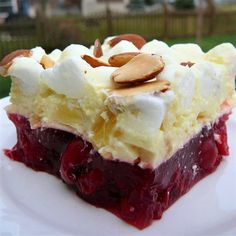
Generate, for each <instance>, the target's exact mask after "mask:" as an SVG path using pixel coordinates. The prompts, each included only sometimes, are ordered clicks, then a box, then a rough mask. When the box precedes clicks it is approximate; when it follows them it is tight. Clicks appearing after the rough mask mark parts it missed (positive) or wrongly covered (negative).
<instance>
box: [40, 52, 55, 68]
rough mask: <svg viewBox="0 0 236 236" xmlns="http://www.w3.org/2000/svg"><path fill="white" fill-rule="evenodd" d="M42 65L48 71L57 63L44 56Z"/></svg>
mask: <svg viewBox="0 0 236 236" xmlns="http://www.w3.org/2000/svg"><path fill="white" fill-rule="evenodd" d="M40 64H41V65H42V66H43V68H44V69H47V68H51V67H53V66H54V64H55V62H54V61H53V60H52V59H51V58H50V57H49V56H47V55H43V56H42V59H41V61H40Z"/></svg>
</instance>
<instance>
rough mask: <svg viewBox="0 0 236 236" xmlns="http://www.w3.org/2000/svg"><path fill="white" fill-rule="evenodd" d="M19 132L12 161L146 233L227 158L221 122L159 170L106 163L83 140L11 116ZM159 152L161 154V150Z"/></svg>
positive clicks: (222, 121) (223, 128)
mask: <svg viewBox="0 0 236 236" xmlns="http://www.w3.org/2000/svg"><path fill="white" fill-rule="evenodd" d="M9 118H10V119H11V120H12V121H13V123H14V124H15V126H16V129H17V138H18V141H17V144H16V145H15V146H14V147H13V148H12V150H5V153H6V155H7V156H8V157H10V158H11V159H13V160H16V161H20V162H23V163H25V164H26V165H27V166H29V167H31V168H33V169H34V170H37V171H45V172H48V173H51V174H54V175H56V176H58V177H61V178H62V180H63V181H64V182H65V183H67V184H68V185H71V186H74V187H75V189H76V191H77V194H78V195H79V196H80V197H81V198H82V199H84V200H85V201H87V202H89V203H91V204H93V205H95V206H97V207H102V208H105V209H107V210H109V211H111V212H112V213H114V214H115V215H117V216H118V217H120V218H121V219H123V220H124V221H126V222H127V223H129V224H131V225H133V226H135V227H137V228H139V229H143V228H145V227H147V226H148V225H150V224H151V223H152V221H153V220H154V219H160V218H161V216H162V214H163V212H164V211H165V210H166V209H167V208H168V207H169V206H171V205H172V204H173V203H174V202H175V201H176V200H177V199H178V198H179V197H181V196H182V195H183V194H185V193H186V192H187V191H188V190H189V189H190V188H191V187H192V186H193V185H194V184H195V183H196V182H198V181H199V180H200V179H202V178H203V177H205V176H206V175H208V174H210V173H211V172H213V171H214V170H215V169H216V168H217V166H218V165H219V164H220V162H221V160H222V155H228V145H227V133H226V125H225V122H226V120H227V119H228V116H227V115H224V116H222V117H221V118H220V119H219V121H218V122H216V123H215V124H213V125H212V126H211V127H204V128H203V129H202V130H201V132H200V133H199V134H198V135H196V136H195V137H194V138H192V139H191V140H190V141H189V142H188V143H186V144H185V145H184V147H183V148H181V149H180V150H178V151H177V152H176V153H175V154H174V155H173V156H172V157H171V158H170V159H168V160H167V161H165V162H164V163H162V164H161V165H159V166H158V167H157V168H156V169H151V168H141V167H140V166H139V165H138V164H139V160H140V158H138V159H137V161H136V162H135V163H134V164H129V163H126V162H120V161H114V160H106V159H104V158H102V157H101V156H100V155H99V153H98V152H96V151H95V150H94V149H93V146H92V145H91V144H90V143H89V142H87V141H85V140H83V139H82V138H81V137H79V136H75V135H73V134H71V133H68V132H65V131H61V130H56V129H51V128H47V129H42V128H38V129H31V128H30V124H29V122H28V120H27V119H26V118H25V117H23V116H20V115H17V114H9ZM157 151H158V150H157Z"/></svg>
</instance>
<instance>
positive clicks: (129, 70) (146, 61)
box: [111, 54, 165, 84]
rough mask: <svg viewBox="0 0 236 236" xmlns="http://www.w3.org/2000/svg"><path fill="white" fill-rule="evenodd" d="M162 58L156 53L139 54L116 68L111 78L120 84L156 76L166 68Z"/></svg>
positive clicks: (142, 80) (141, 80)
mask: <svg viewBox="0 0 236 236" xmlns="http://www.w3.org/2000/svg"><path fill="white" fill-rule="evenodd" d="M164 66H165V64H164V62H163V60H162V58H161V57H160V56H158V55H154V54H152V55H151V54H139V55H137V56H135V57H134V58H133V59H131V60H130V61H129V62H128V63H127V64H125V65H123V66H122V67H120V68H119V69H117V70H115V71H114V72H113V73H112V74H111V78H112V79H113V80H114V82H116V83H118V84H133V83H138V82H144V81H147V80H151V79H153V78H155V77H156V76H157V75H158V74H159V73H160V72H161V71H162V70H163V68H164Z"/></svg>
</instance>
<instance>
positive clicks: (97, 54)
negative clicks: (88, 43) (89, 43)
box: [93, 39, 103, 57]
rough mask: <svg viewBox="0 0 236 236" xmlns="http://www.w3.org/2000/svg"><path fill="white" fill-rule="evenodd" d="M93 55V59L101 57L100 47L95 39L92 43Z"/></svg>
mask: <svg viewBox="0 0 236 236" xmlns="http://www.w3.org/2000/svg"><path fill="white" fill-rule="evenodd" d="M93 55H94V56H95V57H101V56H102V55H103V52H102V46H101V43H100V40H99V39H96V40H95V42H94V49H93Z"/></svg>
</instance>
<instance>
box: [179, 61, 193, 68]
mask: <svg viewBox="0 0 236 236" xmlns="http://www.w3.org/2000/svg"><path fill="white" fill-rule="evenodd" d="M194 64H195V63H193V62H191V61H187V62H181V63H180V65H181V66H188V67H189V68H190V67H191V66H193V65H194Z"/></svg>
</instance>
